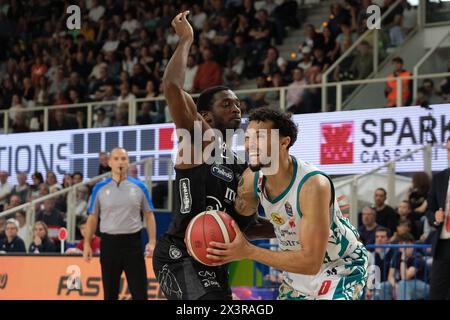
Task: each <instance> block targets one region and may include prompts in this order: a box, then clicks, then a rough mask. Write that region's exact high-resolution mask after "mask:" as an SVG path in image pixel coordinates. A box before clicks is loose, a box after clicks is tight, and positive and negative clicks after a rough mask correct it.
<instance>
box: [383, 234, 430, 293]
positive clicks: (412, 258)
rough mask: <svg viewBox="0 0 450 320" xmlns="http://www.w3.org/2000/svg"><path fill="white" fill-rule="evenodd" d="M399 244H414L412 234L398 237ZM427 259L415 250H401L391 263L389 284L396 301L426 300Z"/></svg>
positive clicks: (427, 287)
mask: <svg viewBox="0 0 450 320" xmlns="http://www.w3.org/2000/svg"><path fill="white" fill-rule="evenodd" d="M398 242H399V244H404V245H411V244H414V237H413V236H412V235H411V234H408V233H407V234H404V235H401V236H399V237H398ZM425 268H426V266H425V259H424V257H423V256H422V254H421V253H420V252H419V251H418V250H416V249H414V248H401V249H399V250H398V251H397V252H396V254H395V255H394V257H393V258H392V261H391V268H390V269H389V276H388V278H389V284H390V285H391V287H390V288H389V286H388V290H387V291H389V289H391V290H392V291H393V292H394V293H395V298H396V300H421V299H425V297H426V295H427V292H428V290H429V285H428V284H427V283H426V281H427V280H426V278H425Z"/></svg>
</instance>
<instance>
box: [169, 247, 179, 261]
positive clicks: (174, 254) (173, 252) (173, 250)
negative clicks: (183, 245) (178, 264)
mask: <svg viewBox="0 0 450 320" xmlns="http://www.w3.org/2000/svg"><path fill="white" fill-rule="evenodd" d="M169 257H170V258H171V259H173V260H176V259H179V258H181V250H180V249H178V248H177V247H175V246H174V245H171V246H170V248H169Z"/></svg>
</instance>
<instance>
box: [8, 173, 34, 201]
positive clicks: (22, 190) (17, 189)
mask: <svg viewBox="0 0 450 320" xmlns="http://www.w3.org/2000/svg"><path fill="white" fill-rule="evenodd" d="M16 177H17V184H16V185H15V186H14V187H13V188H12V190H11V195H16V196H18V197H19V198H20V203H21V204H23V203H26V202H27V197H28V193H29V191H30V186H29V185H28V183H27V175H26V173H18V174H17V176H16Z"/></svg>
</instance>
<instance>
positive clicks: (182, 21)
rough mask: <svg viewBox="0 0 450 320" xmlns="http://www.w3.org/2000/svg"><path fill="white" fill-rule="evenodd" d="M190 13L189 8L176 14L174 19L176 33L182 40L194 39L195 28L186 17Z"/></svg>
mask: <svg viewBox="0 0 450 320" xmlns="http://www.w3.org/2000/svg"><path fill="white" fill-rule="evenodd" d="M188 14H189V10H187V11H183V12H181V13H179V14H177V15H176V16H175V18H173V20H172V27H173V28H174V29H175V33H176V34H177V36H178V37H180V40H193V39H194V30H193V29H192V26H191V24H190V23H189V21H188V20H187V19H186V16H187V15H188Z"/></svg>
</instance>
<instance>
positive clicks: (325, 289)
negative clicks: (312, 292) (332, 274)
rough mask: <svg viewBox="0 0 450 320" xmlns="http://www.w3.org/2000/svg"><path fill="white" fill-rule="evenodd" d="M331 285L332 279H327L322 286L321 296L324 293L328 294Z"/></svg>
mask: <svg viewBox="0 0 450 320" xmlns="http://www.w3.org/2000/svg"><path fill="white" fill-rule="evenodd" d="M330 287H331V280H325V281H324V282H322V285H321V286H320V290H319V296H323V295H324V294H327V293H328V291H329V290H330Z"/></svg>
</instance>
